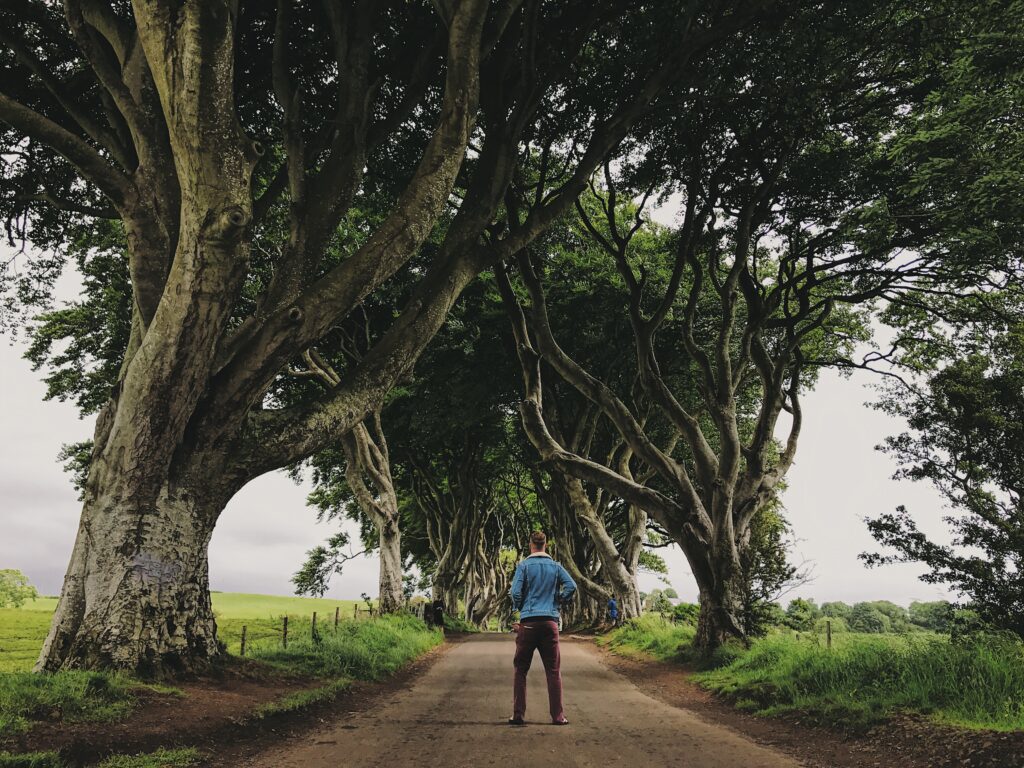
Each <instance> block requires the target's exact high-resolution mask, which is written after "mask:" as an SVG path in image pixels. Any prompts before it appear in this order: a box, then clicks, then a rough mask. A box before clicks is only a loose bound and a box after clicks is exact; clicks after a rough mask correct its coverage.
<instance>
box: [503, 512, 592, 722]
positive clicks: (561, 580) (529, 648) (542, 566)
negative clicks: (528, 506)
mask: <svg viewBox="0 0 1024 768" xmlns="http://www.w3.org/2000/svg"><path fill="white" fill-rule="evenodd" d="M546 547H547V538H546V537H545V536H544V534H543V533H541V532H540V531H534V532H533V533H531V534H530V556H529V557H527V558H526V559H525V560H523V561H522V562H521V563H519V565H518V566H516V575H515V576H514V577H513V578H512V590H511V592H512V607H513V608H514V609H515V610H517V611H519V623H518V624H516V625H515V627H514V628H515V630H516V656H515V660H514V661H513V665H514V666H515V670H516V673H515V683H514V685H513V689H512V690H513V698H512V717H510V718H509V720H508V722H509V725H524V724H525V720H524V719H523V718H524V716H525V715H526V673H527V672H529V671H530V663H531V662H532V661H533V652H534V651H535V650H539V651H540V658H541V661H542V662H544V672H545V674H546V675H547V680H548V706H549V708H550V710H551V722H552V723H554V724H555V725H568V724H569V721H568V720H566V719H565V713H564V712H563V711H562V670H561V654H560V652H559V648H558V620H559V617H560V615H561V614H560V612H559V607H560V606H561V605H563V604H565V603H567V602H568V601H569V600H570V599H572V596H573V594H574V593H575V592H576V582H574V581H573V580H572V577H570V576H569V574H568V573H567V572H566V570H565V568H563V567H562V566H561V565H559V564H558V563H556V562H555V561H554V560H552V559H551V556H550V555H549V554H548V553H547V552H545V551H544V550H545V548H546Z"/></svg>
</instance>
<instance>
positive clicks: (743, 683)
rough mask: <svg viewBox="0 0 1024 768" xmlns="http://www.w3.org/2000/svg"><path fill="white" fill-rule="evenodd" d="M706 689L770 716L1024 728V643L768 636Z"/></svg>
mask: <svg viewBox="0 0 1024 768" xmlns="http://www.w3.org/2000/svg"><path fill="white" fill-rule="evenodd" d="M697 680H698V682H700V683H701V684H702V685H704V686H705V687H707V688H710V689H711V690H713V691H716V692H718V693H722V694H724V695H726V696H728V697H729V698H730V699H732V700H734V701H735V702H737V704H739V705H740V706H743V707H746V708H748V709H752V710H754V711H757V712H760V713H763V714H775V713H781V712H790V711H801V712H814V713H820V717H821V718H822V719H823V720H824V721H826V722H834V723H839V724H842V725H845V726H853V727H857V726H868V725H870V724H872V723H874V722H877V721H879V720H881V719H884V718H885V717H887V716H888V715H891V714H893V713H894V712H899V711H910V712H917V713H921V714H925V715H930V716H931V717H932V718H933V719H935V720H938V721H940V722H944V723H948V724H951V725H958V726H962V727H967V728H985V729H992V730H1002V731H1015V730H1021V729H1024V646H1022V645H1021V644H1020V643H1019V642H1014V641H1011V640H1008V639H1006V638H991V637H989V638H983V639H978V640H975V641H972V642H956V643H953V642H950V641H949V640H948V639H947V638H944V637H939V636H934V635H932V636H924V637H920V636H916V635H907V636H877V635H859V636H858V635H855V636H852V637H850V638H849V639H844V642H843V643H842V644H839V645H837V646H836V647H835V648H833V649H832V650H831V651H830V650H828V649H827V648H824V647H822V646H820V645H818V644H817V643H816V642H813V641H809V640H796V639H794V638H792V637H784V636H776V637H767V638H764V639H762V640H758V641H757V642H755V643H754V645H753V646H752V647H751V649H750V650H749V651H748V652H747V653H745V654H744V655H743V656H741V657H740V658H738V659H736V660H735V661H733V662H732V663H731V664H729V665H727V666H724V667H722V668H720V669H716V670H712V671H710V672H704V673H701V674H699V675H697Z"/></svg>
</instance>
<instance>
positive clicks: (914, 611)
mask: <svg viewBox="0 0 1024 768" xmlns="http://www.w3.org/2000/svg"><path fill="white" fill-rule="evenodd" d="M955 610H956V609H955V608H954V606H953V604H952V603H950V602H949V601H947V600H935V601H934V602H929V603H922V602H918V601H916V600H915V601H914V602H913V603H911V604H910V610H909V611H908V615H909V617H910V623H911V624H914V625H916V626H918V627H921V628H922V629H930V630H932V631H933V632H949V631H950V630H951V629H952V627H953V616H954V613H955Z"/></svg>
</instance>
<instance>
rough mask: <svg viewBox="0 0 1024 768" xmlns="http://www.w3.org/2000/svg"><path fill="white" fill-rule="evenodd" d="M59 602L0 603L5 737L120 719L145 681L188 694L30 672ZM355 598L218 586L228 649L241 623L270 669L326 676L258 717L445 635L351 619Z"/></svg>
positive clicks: (379, 672)
mask: <svg viewBox="0 0 1024 768" xmlns="http://www.w3.org/2000/svg"><path fill="white" fill-rule="evenodd" d="M56 603H57V601H56V599H54V598H40V599H38V600H35V601H33V602H30V603H27V604H26V605H24V606H23V607H21V608H17V609H14V608H11V609H3V610H0V737H2V736H9V735H12V734H17V733H21V732H24V731H26V730H28V729H30V728H31V727H32V726H33V724H34V723H35V722H36V721H38V720H48V719H53V718H54V717H59V718H60V719H61V720H63V721H66V722H76V721H78V722H85V721H89V722H107V721H112V720H119V719H122V718H124V717H125V716H127V715H128V714H129V713H130V712H131V710H132V708H133V707H134V705H135V701H136V693H137V691H138V689H139V688H140V687H145V688H148V689H150V690H154V691H158V692H159V693H163V694H166V695H182V694H181V692H180V691H177V690H175V689H171V688H167V687H166V686H155V685H152V684H144V683H141V682H140V681H138V680H134V679H132V678H131V677H129V676H127V675H124V674H107V673H101V672H82V671H67V672H57V673H55V674H52V675H35V674H31V673H30V672H29V671H28V670H31V668H32V664H33V663H34V662H35V660H36V657H37V656H38V654H39V649H40V647H41V646H42V643H43V640H44V638H45V637H46V632H47V629H48V628H49V625H50V619H51V618H52V616H53V610H54V608H55V606H56ZM356 606H358V607H360V608H364V607H365V605H364V604H363V603H357V602H356V601H353V600H320V599H310V598H301V597H277V596H273V595H249V594H233V593H223V592H218V593H214V594H213V607H214V612H215V613H216V615H217V624H218V632H219V635H220V638H221V640H222V641H224V642H225V643H226V644H227V645H228V649H229V651H231V652H233V653H237V652H238V646H239V640H240V636H241V631H242V627H243V626H245V627H246V628H247V637H248V647H247V649H246V656H247V657H249V658H252V659H254V660H255V661H257V662H260V663H262V664H264V665H266V666H267V667H268V668H275V669H278V670H282V671H286V672H290V673H294V674H298V675H302V676H304V677H308V678H315V679H318V680H320V681H322V683H323V685H321V687H319V688H315V689H312V690H308V691H301V692H299V693H296V694H292V695H291V696H287V697H285V698H284V699H282V700H280V701H276V702H271V703H270V704H268V705H265V707H264V708H263V710H261V711H260V713H259V714H260V716H266V715H269V714H273V713H274V712H280V711H290V710H293V709H298V708H301V707H302V706H305V705H308V704H310V703H313V702H316V701H321V700H326V699H329V698H331V697H333V696H335V695H336V694H337V692H338V691H341V690H344V689H345V688H346V687H347V686H348V685H350V684H351V681H352V680H379V679H381V678H383V677H386V676H387V675H390V674H391V673H393V672H395V671H396V670H397V669H399V668H400V667H402V666H403V665H404V664H407V663H408V662H409V661H411V660H413V659H415V658H416V657H418V656H420V655H422V654H423V653H426V652H427V651H429V650H430V649H431V648H433V647H434V646H436V645H437V644H439V643H441V642H443V641H444V636H443V635H442V634H441V632H439V631H436V630H432V629H429V628H427V627H426V626H425V625H424V624H423V622H422V621H420V620H419V619H417V618H415V617H413V616H411V615H397V616H383V617H374V618H372V619H367V618H363V617H366V613H365V612H362V613H361V618H360V620H358V621H356V620H354V619H353V613H354V611H353V609H354V608H355V607H356ZM335 610H338V613H339V619H343V620H341V621H339V624H338V627H337V629H335V627H334V616H335ZM314 611H315V612H316V613H317V620H318V621H317V625H318V630H319V633H318V634H319V637H318V638H317V639H316V641H315V642H314V640H313V633H312V626H311V625H312V616H313V612H314ZM283 616H288V647H287V648H284V647H283V643H282V642H281V627H282V617H283ZM54 713H57V714H56V715H55V714H54ZM5 759H6V758H5V757H4V753H0V766H3V765H7V764H9V763H7V762H4V760H5ZM119 760H120V762H112V763H110V766H111V768H114V766H117V768H121V766H125V768H128V766H131V767H132V768H135V767H136V766H138V768H144V766H149V765H157V764H159V765H165V764H166V765H172V764H173V765H179V764H180V765H187V764H188V761H185V762H178V763H170V762H161V760H163V758H162V757H161V758H160V760H157V761H156V762H153V760H152V759H150V758H149V757H145V756H143V757H138V758H132V759H130V760H129V759H127V758H125V759H121V758H119ZM18 764H19V765H20V764H22V763H18ZM38 764H39V765H41V766H42V765H47V764H49V763H46V762H39V763H38ZM105 765H107V764H106V763H104V766H105Z"/></svg>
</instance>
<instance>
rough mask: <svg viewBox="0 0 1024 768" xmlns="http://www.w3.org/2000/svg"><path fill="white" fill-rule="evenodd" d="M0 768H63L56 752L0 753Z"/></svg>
mask: <svg viewBox="0 0 1024 768" xmlns="http://www.w3.org/2000/svg"><path fill="white" fill-rule="evenodd" d="M0 768H64V763H63V762H62V761H61V759H60V756H59V755H58V754H57V753H56V752H24V753H22V754H18V755H16V754H12V753H11V752H0Z"/></svg>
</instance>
